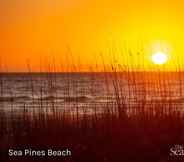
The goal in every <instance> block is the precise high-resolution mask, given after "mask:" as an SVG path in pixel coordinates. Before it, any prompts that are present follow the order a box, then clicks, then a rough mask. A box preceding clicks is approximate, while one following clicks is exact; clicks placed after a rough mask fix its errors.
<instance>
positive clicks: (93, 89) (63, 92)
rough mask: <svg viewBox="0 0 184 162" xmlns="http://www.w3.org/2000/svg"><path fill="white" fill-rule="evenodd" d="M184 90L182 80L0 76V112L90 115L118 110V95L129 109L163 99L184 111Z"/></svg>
mask: <svg viewBox="0 0 184 162" xmlns="http://www.w3.org/2000/svg"><path fill="white" fill-rule="evenodd" d="M183 89H184V86H183V79H181V78H180V79H179V78H174V79H168V80H164V79H161V80H159V81H157V82H154V80H153V79H143V78H142V77H137V78H133V79H132V77H130V78H129V77H127V76H123V75H122V76H121V77H118V78H117V76H116V77H115V76H112V74H105V73H69V74H65V73H60V74H3V75H2V74H1V76H0V109H1V110H4V111H6V112H8V111H11V112H12V111H13V112H19V110H22V109H25V110H26V111H29V112H36V111H38V110H40V109H39V108H41V110H42V111H43V112H45V111H47V112H52V111H53V109H57V110H59V111H68V110H69V111H76V108H77V109H78V110H79V112H81V113H84V112H85V113H89V114H90V113H94V111H95V112H101V111H104V109H107V107H110V108H112V107H115V105H116V103H117V96H120V98H121V101H122V102H124V103H125V105H127V107H129V108H130V107H132V108H134V107H136V106H137V105H139V104H141V103H142V101H146V103H150V102H152V103H153V102H155V103H158V102H159V101H161V99H163V98H164V99H165V100H166V101H168V100H169V101H172V102H173V104H175V105H177V107H178V108H179V109H182V108H183V101H184V100H183V97H184V92H183ZM114 111H115V110H114Z"/></svg>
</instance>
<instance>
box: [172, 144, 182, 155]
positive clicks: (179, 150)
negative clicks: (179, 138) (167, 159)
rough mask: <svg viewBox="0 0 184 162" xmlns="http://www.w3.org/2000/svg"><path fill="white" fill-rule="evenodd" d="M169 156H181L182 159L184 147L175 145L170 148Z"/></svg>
mask: <svg viewBox="0 0 184 162" xmlns="http://www.w3.org/2000/svg"><path fill="white" fill-rule="evenodd" d="M170 156H182V157H184V146H183V145H175V146H173V147H171V148H170Z"/></svg>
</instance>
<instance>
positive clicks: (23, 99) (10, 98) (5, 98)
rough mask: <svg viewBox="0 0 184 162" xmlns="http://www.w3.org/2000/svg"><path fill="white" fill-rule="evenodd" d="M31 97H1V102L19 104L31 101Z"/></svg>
mask: <svg viewBox="0 0 184 162" xmlns="http://www.w3.org/2000/svg"><path fill="white" fill-rule="evenodd" d="M30 99H31V98H30V97H29V96H17V97H15V96H8V97H0V102H17V101H21V100H22V101H26V100H30Z"/></svg>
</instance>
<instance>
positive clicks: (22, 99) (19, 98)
mask: <svg viewBox="0 0 184 162" xmlns="http://www.w3.org/2000/svg"><path fill="white" fill-rule="evenodd" d="M92 99H93V98H92V97H90V96H77V97H70V96H67V97H66V96H65V97H59V96H50V95H49V96H42V97H41V96H38V97H30V96H6V97H0V102H28V101H31V102H33V101H37V102H39V101H45V102H46V101H55V100H59V101H63V102H89V101H91V100H92Z"/></svg>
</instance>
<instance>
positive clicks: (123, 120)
mask: <svg viewBox="0 0 184 162" xmlns="http://www.w3.org/2000/svg"><path fill="white" fill-rule="evenodd" d="M183 119H184V118H183V117H182V115H180V113H172V114H171V113H170V114H168V115H166V114H165V115H163V114H162V113H159V112H157V113H156V114H154V115H153V114H149V113H144V112H142V113H140V114H139V115H135V116H131V117H128V116H126V115H123V114H122V115H121V116H117V115H112V114H110V113H108V112H107V113H104V114H102V115H98V116H95V115H93V116H87V115H83V116H81V117H79V118H76V116H75V117H74V116H72V115H67V114H59V113H57V114H53V115H47V116H45V115H43V114H39V116H37V117H35V118H30V117H29V115H28V114H27V115H26V113H25V115H24V117H23V118H22V117H21V118H17V119H15V120H13V119H12V120H11V121H9V120H6V119H5V118H4V115H3V113H1V118H0V122H1V123H0V131H1V132H0V133H1V134H0V150H1V152H0V153H1V156H0V161H1V162H7V161H16V162H32V161H66V162H167V161H178V160H179V161H184V156H181V153H182V147H183V146H182V144H184V129H183V128H184V120H183ZM7 126H8V127H7ZM8 149H15V150H24V149H32V150H47V149H52V150H61V149H65V150H66V149H68V150H71V152H72V155H71V156H65V157H61V156H58V157H54V156H52V157H49V156H20V157H10V156H8ZM172 150H178V151H177V152H176V153H178V154H180V156H179V155H175V154H174V152H172Z"/></svg>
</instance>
